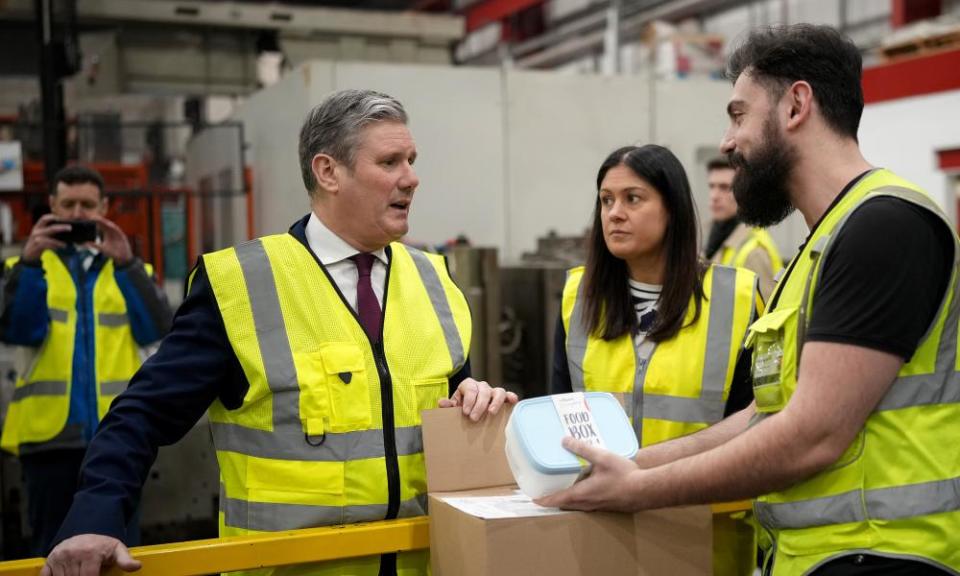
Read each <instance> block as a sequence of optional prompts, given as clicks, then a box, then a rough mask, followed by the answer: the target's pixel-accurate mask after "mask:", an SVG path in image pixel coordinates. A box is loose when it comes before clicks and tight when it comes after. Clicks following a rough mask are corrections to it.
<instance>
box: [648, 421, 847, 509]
mask: <svg viewBox="0 0 960 576" xmlns="http://www.w3.org/2000/svg"><path fill="white" fill-rule="evenodd" d="M748 410H750V409H748ZM738 415H739V414H738ZM734 417H736V415H735V416H734ZM731 418H733V417H731ZM821 448H822V445H821V444H820V443H818V442H817V441H816V439H814V438H806V437H805V434H804V433H803V430H802V428H801V427H799V426H797V425H795V424H794V423H793V421H792V419H791V418H790V417H789V415H786V414H784V413H780V414H777V415H776V416H772V417H770V418H767V419H766V420H763V421H761V422H759V423H758V424H756V425H755V426H753V427H751V428H750V429H749V430H747V431H745V432H743V433H742V434H740V435H739V436H736V437H735V438H733V439H731V440H730V441H728V442H726V443H724V444H722V445H719V446H717V447H715V448H713V449H711V450H708V451H705V452H702V453H699V454H694V455H692V456H689V457H686V458H682V459H680V460H676V461H674V462H670V463H667V464H665V465H662V466H659V467H657V468H654V469H649V470H638V471H637V472H636V473H634V474H632V475H631V478H630V481H629V482H630V484H629V490H630V492H631V494H632V495H633V502H634V503H636V504H637V505H638V506H637V509H640V510H643V509H650V508H663V507H667V506H682V505H690V504H707V503H711V502H729V501H734V500H743V499H746V498H755V497H757V496H759V495H761V494H766V493H769V492H772V491H776V490H781V489H783V488H787V487H789V486H792V485H793V484H795V483H797V482H799V481H801V480H803V479H804V478H807V477H809V476H811V475H812V474H815V473H816V472H818V471H819V470H820V469H822V468H823V467H824V466H825V465H827V464H828V463H829V462H827V461H825V460H824V459H823V458H822V454H823V451H822V450H821Z"/></svg>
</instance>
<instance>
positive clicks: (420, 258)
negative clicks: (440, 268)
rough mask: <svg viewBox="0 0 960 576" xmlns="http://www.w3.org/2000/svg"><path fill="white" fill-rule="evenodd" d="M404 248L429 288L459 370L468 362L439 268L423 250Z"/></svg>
mask: <svg viewBox="0 0 960 576" xmlns="http://www.w3.org/2000/svg"><path fill="white" fill-rule="evenodd" d="M404 248H406V250H407V253H408V254H410V258H412V259H413V263H414V264H415V265H416V267H417V271H418V272H419V273H420V281H421V282H423V285H424V287H425V288H426V289H427V296H429V297H430V303H431V304H432V305H433V311H434V313H435V314H436V315H437V319H438V320H439V321H440V327H441V328H442V329H443V337H444V339H446V341H447V350H449V351H450V361H451V362H452V363H453V369H454V371H456V370H459V369H460V368H462V367H463V365H464V363H465V362H466V356H465V355H464V353H463V342H461V341H460V331H459V330H457V323H456V322H455V321H454V320H453V312H451V311H450V302H449V301H448V300H447V292H446V290H444V289H443V283H442V282H441V281H440V276H439V275H437V269H436V268H434V267H433V264H431V263H430V259H429V258H427V255H426V254H424V253H423V252H421V251H419V250H417V249H416V248H411V247H409V246H404Z"/></svg>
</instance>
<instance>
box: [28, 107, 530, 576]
mask: <svg viewBox="0 0 960 576" xmlns="http://www.w3.org/2000/svg"><path fill="white" fill-rule="evenodd" d="M406 122H407V115H406V112H405V111H404V109H403V106H402V105H401V104H400V103H399V102H398V101H396V100H395V99H393V98H391V97H390V96H387V95H385V94H380V93H377V92H372V91H362V90H345V91H341V92H337V93H335V94H333V95H331V96H330V97H328V98H327V99H326V100H325V101H324V102H323V103H321V104H320V105H319V106H317V107H316V108H314V109H313V110H312V111H311V112H310V114H309V115H308V116H307V119H306V120H305V122H304V124H303V128H302V130H301V134H300V165H301V170H302V176H303V181H304V185H305V187H306V189H307V191H308V194H309V197H310V205H311V212H310V213H309V214H308V215H307V216H305V217H303V218H302V219H301V220H300V221H298V222H297V223H295V224H294V225H293V226H292V227H291V228H290V230H289V232H288V233H286V234H278V235H274V236H267V237H264V238H259V239H256V240H253V241H250V242H246V243H244V244H241V245H239V246H236V247H233V248H229V249H226V250H222V251H219V252H215V253H212V254H207V255H204V256H203V257H201V259H200V261H199V263H198V265H197V268H196V269H195V271H194V272H193V274H192V276H191V284H190V288H189V293H188V296H187V298H186V300H185V301H184V303H183V306H182V307H181V308H180V310H179V312H178V313H177V317H176V318H175V320H174V325H173V330H172V331H171V333H170V335H169V336H168V337H167V338H166V339H165V340H164V342H163V344H162V345H161V347H160V350H159V351H158V352H157V354H156V355H155V356H153V358H151V360H150V361H149V362H147V363H146V364H145V365H144V367H143V369H141V371H140V372H139V373H138V374H137V375H136V376H135V377H134V379H133V381H132V382H131V386H130V389H129V390H128V391H127V392H126V393H125V394H124V395H123V396H121V397H120V398H118V399H117V401H116V402H115V403H114V405H113V407H112V408H111V411H110V413H109V414H108V415H107V417H106V418H105V419H104V422H103V425H102V427H101V430H100V432H99V433H98V434H97V436H96V438H94V441H93V444H92V445H91V447H90V450H89V452H88V456H87V460H86V463H85V467H84V473H83V476H82V479H81V484H80V490H79V491H78V493H77V494H76V496H75V498H74V504H73V507H72V509H71V511H70V513H69V515H68V517H67V520H66V521H65V522H64V525H63V526H62V527H61V530H60V534H59V535H58V538H57V539H56V540H57V541H59V542H60V543H59V544H58V545H57V546H56V548H54V550H53V551H52V552H51V554H50V555H49V557H48V558H47V566H46V567H45V569H44V574H48V575H49V574H54V575H60V574H77V573H79V574H83V575H86V574H91V575H92V574H97V573H98V572H99V569H100V567H101V565H103V566H106V565H112V564H116V565H118V566H119V567H120V568H122V569H124V570H127V571H129V570H135V569H137V568H138V567H139V563H138V562H137V561H136V560H134V559H133V558H132V557H131V556H130V554H129V552H128V551H127V549H126V548H125V547H124V546H123V544H122V543H121V542H120V541H119V539H118V536H119V535H120V534H121V532H120V529H121V528H122V527H123V526H124V525H125V521H126V519H127V518H128V516H129V514H130V512H131V511H132V510H133V508H134V506H135V503H136V501H137V499H138V497H139V490H140V486H141V485H142V483H143V481H144V479H145V477H146V474H147V472H148V471H149V468H150V465H151V463H152V462H153V459H154V457H155V455H156V451H157V448H158V446H161V445H165V444H170V443H172V442H176V441H177V440H178V439H179V438H181V437H182V436H183V434H184V433H186V431H187V430H189V429H190V427H191V426H193V424H194V423H195V422H196V421H197V420H198V419H199V418H200V416H201V415H202V414H203V413H204V411H205V410H207V409H208V408H209V414H210V420H211V429H212V433H213V438H214V444H215V446H216V448H217V458H218V461H219V464H220V479H221V486H222V487H221V497H220V511H221V514H220V532H221V535H241V534H252V533H258V532H270V531H279V530H289V529H295V528H307V527H313V526H323V525H331V524H342V523H352V522H363V521H372V520H381V519H390V518H396V517H403V516H414V515H418V514H423V513H424V512H425V500H424V498H425V493H424V492H425V489H426V482H425V474H424V470H423V460H422V454H421V452H422V442H421V439H420V427H419V424H420V420H419V418H420V416H419V413H420V410H421V409H424V408H430V407H435V406H437V405H438V404H439V405H440V406H460V407H461V408H462V411H463V413H464V415H465V416H468V417H470V418H472V419H474V420H478V419H480V418H482V417H483V415H484V414H485V413H487V412H490V413H494V412H497V411H498V410H499V408H500V407H501V406H502V404H503V403H504V402H505V401H508V402H516V395H514V394H512V393H509V394H508V393H506V392H505V391H504V390H503V389H501V388H491V387H490V386H489V385H487V384H486V383H485V382H478V381H476V380H473V379H472V378H470V377H469V362H468V359H467V352H468V350H469V347H470V332H471V325H470V312H469V309H468V308H467V306H466V301H465V299H464V297H463V295H462V294H461V293H460V291H459V290H458V289H457V288H456V286H455V285H454V284H453V281H452V280H451V279H450V277H449V274H448V273H447V270H446V267H445V266H444V263H443V260H442V259H441V258H439V257H436V256H432V255H427V254H424V253H422V252H420V251H418V250H415V249H412V248H409V247H405V246H403V245H402V244H399V243H397V242H396V241H397V240H399V239H400V238H401V237H402V236H403V235H404V234H406V233H407V228H408V223H407V220H408V216H409V211H410V206H411V202H412V200H413V195H414V192H415V190H416V188H417V185H418V184H419V179H418V178H417V175H416V172H415V171H414V169H413V163H414V161H415V160H416V156H417V150H416V145H415V144H414V141H413V137H412V136H411V134H410V132H409V130H408V128H407V125H406ZM448 395H450V397H449V398H448ZM427 567H428V557H427V553H426V551H415V552H407V553H401V554H385V555H383V556H381V557H368V558H359V559H350V560H346V561H343V562H333V563H325V564H322V565H318V566H316V567H315V568H314V567H311V569H310V573H311V574H343V573H350V574H363V575H365V574H369V575H371V576H375V575H378V574H381V575H382V574H423V573H426V572H427ZM281 571H282V570H277V571H273V570H270V569H268V570H266V571H259V572H258V573H280V572H281Z"/></svg>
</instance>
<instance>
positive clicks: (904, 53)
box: [880, 26, 960, 60]
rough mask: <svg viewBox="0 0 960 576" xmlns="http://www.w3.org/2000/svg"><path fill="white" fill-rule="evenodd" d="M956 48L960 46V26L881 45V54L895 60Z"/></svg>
mask: <svg viewBox="0 0 960 576" xmlns="http://www.w3.org/2000/svg"><path fill="white" fill-rule="evenodd" d="M955 48H960V26H958V27H956V28H952V29H949V30H944V31H942V32H937V33H934V34H925V35H923V36H918V37H915V38H910V39H909V40H903V41H901V42H896V43H893V44H888V45H886V46H881V47H880V54H881V55H883V57H884V58H885V59H887V60H894V59H900V58H904V57H909V56H920V55H926V54H928V53H931V52H940V51H942V50H952V49H955Z"/></svg>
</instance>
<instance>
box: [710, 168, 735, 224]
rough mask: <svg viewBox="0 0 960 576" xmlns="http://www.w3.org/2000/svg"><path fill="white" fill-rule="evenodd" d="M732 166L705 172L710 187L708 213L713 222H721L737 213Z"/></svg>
mask: <svg viewBox="0 0 960 576" xmlns="http://www.w3.org/2000/svg"><path fill="white" fill-rule="evenodd" d="M733 175H734V170H733V168H715V169H713V170H710V171H709V172H708V173H707V185H708V186H709V188H710V215H711V216H712V217H713V220H714V222H723V221H726V220H729V219H731V218H733V217H734V216H736V215H737V201H736V199H735V198H734V197H733V188H732V186H733Z"/></svg>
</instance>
